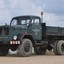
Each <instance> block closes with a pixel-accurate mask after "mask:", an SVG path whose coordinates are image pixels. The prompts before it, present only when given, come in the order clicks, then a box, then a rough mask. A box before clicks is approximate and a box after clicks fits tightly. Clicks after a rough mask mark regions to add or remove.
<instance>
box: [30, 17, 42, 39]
mask: <svg viewBox="0 0 64 64" xmlns="http://www.w3.org/2000/svg"><path fill="white" fill-rule="evenodd" d="M30 32H31V34H32V36H33V38H34V39H35V40H41V39H42V28H41V24H40V19H39V18H33V19H32V21H31V27H30Z"/></svg>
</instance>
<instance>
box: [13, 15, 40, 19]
mask: <svg viewBox="0 0 64 64" xmlns="http://www.w3.org/2000/svg"><path fill="white" fill-rule="evenodd" d="M18 18H39V19H40V17H39V16H34V15H25V16H17V17H14V18H12V19H18Z"/></svg>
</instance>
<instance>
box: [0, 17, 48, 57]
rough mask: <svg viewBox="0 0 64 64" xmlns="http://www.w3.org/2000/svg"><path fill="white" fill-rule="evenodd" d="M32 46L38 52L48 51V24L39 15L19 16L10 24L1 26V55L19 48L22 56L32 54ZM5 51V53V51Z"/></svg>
mask: <svg viewBox="0 0 64 64" xmlns="http://www.w3.org/2000/svg"><path fill="white" fill-rule="evenodd" d="M32 47H34V51H35V53H36V54H45V53H46V47H47V42H46V25H45V23H41V18H40V17H38V16H18V17H14V18H12V20H11V22H10V25H4V26H0V55H1V56H2V55H6V54H7V53H8V50H9V49H11V50H13V51H14V50H16V49H18V53H19V54H21V55H22V56H30V55H31V53H32ZM4 51H5V53H4Z"/></svg>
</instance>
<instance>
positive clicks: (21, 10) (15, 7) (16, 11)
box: [0, 0, 42, 24]
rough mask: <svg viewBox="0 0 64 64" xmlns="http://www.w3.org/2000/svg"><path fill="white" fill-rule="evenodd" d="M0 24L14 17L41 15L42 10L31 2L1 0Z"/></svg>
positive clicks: (26, 0)
mask: <svg viewBox="0 0 64 64" xmlns="http://www.w3.org/2000/svg"><path fill="white" fill-rule="evenodd" d="M0 5H2V7H1V6H0V24H4V23H5V22H7V23H8V24H9V22H10V19H11V18H12V17H14V16H20V15H39V14H40V10H41V9H42V8H41V7H39V6H36V5H35V4H34V2H32V1H31V0H23V1H22V0H6V1H5V0H0ZM1 21H2V22H1Z"/></svg>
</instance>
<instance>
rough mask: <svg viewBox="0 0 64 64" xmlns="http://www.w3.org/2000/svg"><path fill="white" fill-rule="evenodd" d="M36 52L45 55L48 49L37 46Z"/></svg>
mask: <svg viewBox="0 0 64 64" xmlns="http://www.w3.org/2000/svg"><path fill="white" fill-rule="evenodd" d="M34 52H35V54H37V55H44V54H45V53H46V49H44V48H42V47H35V48H34Z"/></svg>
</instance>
